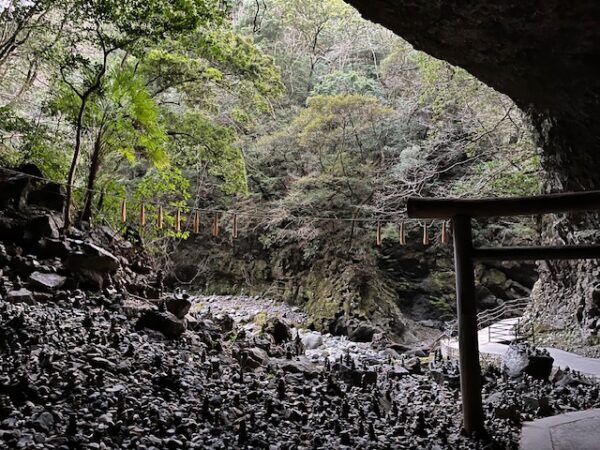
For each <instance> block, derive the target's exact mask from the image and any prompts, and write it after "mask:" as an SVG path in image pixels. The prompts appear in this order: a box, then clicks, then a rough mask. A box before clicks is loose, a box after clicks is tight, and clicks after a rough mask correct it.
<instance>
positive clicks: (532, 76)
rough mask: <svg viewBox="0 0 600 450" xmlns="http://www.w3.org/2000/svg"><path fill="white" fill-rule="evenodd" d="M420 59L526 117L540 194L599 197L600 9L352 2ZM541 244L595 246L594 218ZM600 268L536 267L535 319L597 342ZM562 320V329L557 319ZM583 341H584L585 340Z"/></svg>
mask: <svg viewBox="0 0 600 450" xmlns="http://www.w3.org/2000/svg"><path fill="white" fill-rule="evenodd" d="M346 1H347V3H350V4H352V5H354V6H355V7H356V8H357V9H358V10H359V11H360V12H361V13H362V14H363V16H364V17H365V18H367V19H369V20H372V21H374V22H378V23H380V24H382V25H384V26H386V27H387V28H389V29H390V30H392V31H394V32H396V33H397V34H399V35H400V36H402V37H403V38H404V39H406V40H408V41H409V42H411V43H412V44H413V45H414V46H415V47H416V48H417V49H420V50H423V51H425V52H427V53H429V54H431V55H433V56H436V57H438V58H441V59H444V60H447V61H448V62H450V63H452V64H455V65H458V66H461V67H464V68H465V69H467V70H468V71H469V72H471V73H472V74H473V75H475V76H477V77H478V78H479V79H481V80H482V81H484V82H485V83H487V84H489V85H490V86H492V87H493V88H495V89H497V90H498V91H501V92H503V93H505V94H507V95H509V96H510V97H511V98H512V99H513V100H514V101H515V102H516V103H517V104H518V105H519V106H520V107H521V108H522V109H523V110H525V111H527V112H528V113H529V115H530V117H531V119H532V123H533V125H534V127H535V128H536V130H537V132H538V143H539V147H540V149H541V155H542V169H543V172H544V181H545V182H544V188H543V190H544V192H560V191H580V190H592V189H600V174H599V173H600V171H599V169H600V151H599V150H600V139H599V137H600V77H599V76H598V70H599V68H600V67H599V66H600V63H599V61H600V26H598V24H599V23H600V3H598V2H595V1H593V0H583V1H579V2H571V3H565V2H562V1H559V0H548V1H541V0H519V1H516V0H512V1H505V2H495V1H478V2H459V1H456V0H454V1H446V0H405V1H392V0H368V1H367V0H346ZM544 223H545V227H544V229H545V231H544V233H543V236H542V237H543V240H544V241H545V242H547V243H548V242H552V243H557V244H564V243H583V242H594V241H595V242H597V240H598V238H599V237H600V232H599V229H600V221H599V219H598V215H597V214H594V215H592V214H590V215H581V216H577V217H575V216H568V217H564V216H561V217H546V218H545V220H544ZM599 274H600V270H599V265H598V263H597V262H561V263H549V264H545V263H543V264H541V265H540V284H539V286H538V289H537V290H536V296H534V297H535V298H534V300H537V301H536V302H535V304H534V312H535V314H536V315H537V316H538V318H539V319H540V321H543V322H545V323H546V324H548V325H550V326H553V327H557V328H563V329H565V330H566V329H568V328H569V326H570V325H573V324H574V323H579V324H580V325H581V327H582V328H581V330H582V332H581V333H579V332H578V334H577V336H570V338H572V339H573V342H575V341H577V340H579V341H580V342H584V343H586V344H588V345H589V344H595V343H597V341H598V329H599V328H600V292H599V291H598V283H599V282H598V275H599ZM558 316H560V317H561V321H560V322H558V321H557V320H556V317H558ZM581 338H584V339H581Z"/></svg>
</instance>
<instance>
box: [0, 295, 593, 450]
mask: <svg viewBox="0 0 600 450" xmlns="http://www.w3.org/2000/svg"><path fill="white" fill-rule="evenodd" d="M173 298H179V301H180V303H181V296H174V297H173ZM186 300H187V301H189V303H190V304H193V303H195V302H194V301H192V300H193V299H189V298H188V299H186ZM241 300H242V299H236V300H234V301H241ZM208 303H212V305H213V307H212V308H211V311H210V312H209V311H208V309H207V308H206V307H204V306H199V307H194V306H193V305H190V306H192V309H191V312H188V313H187V316H188V318H189V320H190V324H189V325H190V326H189V329H188V330H187V331H185V332H183V333H182V334H181V335H180V336H179V337H178V338H176V339H166V338H165V337H164V336H163V334H162V333H160V332H157V331H153V330H149V329H146V328H140V322H139V316H140V314H141V313H140V309H145V310H146V312H147V311H149V310H152V311H155V312H156V313H157V314H158V313H160V314H164V315H169V314H171V313H170V312H166V311H162V312H161V311H160V310H159V309H158V308H156V307H155V306H141V307H140V308H134V307H132V305H131V302H128V301H125V297H124V296H123V295H122V294H114V295H113V296H106V295H104V294H93V295H91V294H85V293H84V292H81V291H75V292H71V293H70V294H69V295H67V296H58V297H57V298H56V299H54V300H52V301H44V302H40V303H36V304H31V305H30V304H26V303H18V302H9V301H5V300H3V301H0V337H1V338H0V352H1V358H0V442H1V443H2V445H3V446H4V448H24V449H29V448H31V449H33V448H56V449H59V448H60V449H76V448H92V449H94V448H97V449H108V448H111V449H112V448H132V449H133V448H139V449H161V448H172V449H179V448H181V449H184V448H199V449H210V448H215V449H229V448H264V449H332V448H349V449H350V448H361V449H362V448H369V449H370V448H372V449H375V448H390V449H393V448H431V449H433V448H439V449H445V448H461V449H462V448H490V449H491V448H515V446H516V442H517V440H518V435H519V429H520V423H521V421H523V420H527V419H531V418H533V417H538V416H543V415H549V414H554V413H559V412H562V411H569V410H573V409H582V408H587V407H593V406H595V407H598V406H600V399H599V398H598V387H597V386H596V385H594V384H592V383H590V382H589V381H588V380H585V379H582V378H580V377H577V376H576V375H574V374H560V376H559V377H558V378H557V379H556V380H554V381H550V382H543V381H534V380H533V379H531V378H528V377H521V378H514V379H512V378H511V379H509V378H506V377H503V376H500V375H499V373H497V372H495V371H491V370H488V371H487V372H486V374H485V381H486V382H485V401H486V425H487V428H488V430H489V432H490V436H489V437H488V438H486V439H481V440H477V439H470V438H467V437H465V436H463V435H461V433H460V398H459V397H460V396H459V392H458V390H457V389H456V369H455V367H453V366H452V365H451V364H449V363H444V362H437V363H434V364H433V370H429V368H428V367H427V364H422V362H423V361H422V360H420V359H419V358H418V357H415V356H414V351H413V353H412V354H409V355H407V356H404V355H402V354H401V349H400V348H397V349H396V350H394V351H395V352H396V354H391V352H387V353H385V351H386V350H387V349H383V350H381V349H378V348H377V343H375V344H356V343H349V342H347V341H344V340H341V339H340V338H333V337H328V336H320V335H317V334H315V333H311V332H310V331H306V332H304V333H303V332H300V334H299V336H298V333H297V332H296V330H295V329H294V328H293V327H291V326H290V325H289V324H288V323H287V320H288V319H289V317H283V316H285V314H283V315H282V314H280V313H282V311H278V312H277V311H275V312H273V315H271V316H268V315H267V316H266V317H265V316H263V315H260V316H259V317H258V318H257V317H256V314H255V315H254V316H252V317H248V318H247V320H246V319H244V320H242V319H239V320H236V319H234V317H236V312H235V311H233V310H232V311H231V314H228V313H225V312H224V311H217V310H218V309H219V308H218V307H217V305H221V306H224V307H223V309H225V307H227V305H228V304H229V305H230V302H227V301H224V302H222V301H220V300H219V299H215V298H213V299H212V300H211V302H206V301H205V302H202V301H200V303H199V304H200V305H202V304H205V305H206V304H208ZM122 305H125V306H122ZM230 306H231V305H230ZM167 307H168V306H167ZM171 308H173V307H171ZM194 309H196V310H197V311H196V312H195V311H194ZM267 310H268V308H267ZM283 312H285V311H283ZM289 312H293V311H289ZM261 313H262V311H260V312H259V314H261ZM142 315H143V313H142ZM257 319H258V320H257ZM315 336H320V337H321V340H320V341H321V342H319V339H317V341H316V342H312V344H311V343H310V342H309V341H310V339H308V338H309V337H313V338H314V337H315ZM303 337H304V339H302V338H303ZM303 341H304V343H305V344H307V345H309V346H312V347H314V348H312V349H309V350H306V349H305V348H304V344H303ZM317 344H319V345H317ZM344 346H345V347H344ZM397 355H400V356H397Z"/></svg>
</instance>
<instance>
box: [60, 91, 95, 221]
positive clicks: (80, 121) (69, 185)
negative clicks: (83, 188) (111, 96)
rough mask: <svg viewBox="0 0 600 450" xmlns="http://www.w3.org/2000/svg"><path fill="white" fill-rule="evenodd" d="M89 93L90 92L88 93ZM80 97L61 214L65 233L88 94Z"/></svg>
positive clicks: (69, 214)
mask: <svg viewBox="0 0 600 450" xmlns="http://www.w3.org/2000/svg"><path fill="white" fill-rule="evenodd" d="M88 92H90V91H88ZM88 92H86V94H85V95H83V96H81V106H80V107H79V113H78V115H77V124H76V133H75V149H74V150H73V158H72V159H71V167H70V168H69V175H68V176H67V195H66V202H65V210H64V213H63V219H64V230H65V232H66V231H68V230H69V228H70V227H71V202H72V199H73V181H74V179H75V171H76V170H77V163H78V162H79V154H80V153H81V133H82V128H83V115H84V113H85V108H86V105H87V99H88V97H89V93H88Z"/></svg>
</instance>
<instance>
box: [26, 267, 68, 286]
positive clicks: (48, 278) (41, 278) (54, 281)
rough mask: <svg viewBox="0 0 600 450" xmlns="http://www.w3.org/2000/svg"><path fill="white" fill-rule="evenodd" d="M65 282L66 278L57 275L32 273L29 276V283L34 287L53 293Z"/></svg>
mask: <svg viewBox="0 0 600 450" xmlns="http://www.w3.org/2000/svg"><path fill="white" fill-rule="evenodd" d="M66 280H67V278H66V277H63V276H62V275H59V274H57V273H44V272H38V271H36V272H33V273H32V274H31V275H30V276H29V281H30V282H31V283H32V284H34V285H35V286H37V287H39V288H41V289H43V290H46V291H54V290H56V289H59V288H61V287H62V285H63V284H65V281H66Z"/></svg>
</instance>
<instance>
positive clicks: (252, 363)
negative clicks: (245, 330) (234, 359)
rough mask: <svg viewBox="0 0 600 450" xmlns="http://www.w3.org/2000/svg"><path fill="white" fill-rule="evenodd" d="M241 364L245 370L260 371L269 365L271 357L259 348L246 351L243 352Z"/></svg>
mask: <svg viewBox="0 0 600 450" xmlns="http://www.w3.org/2000/svg"><path fill="white" fill-rule="evenodd" d="M241 363H242V365H243V367H244V368H245V369H252V370H254V369H258V368H259V367H265V366H267V365H268V364H269V355H267V352H265V351H264V350H263V349H262V348H258V347H252V348H248V349H244V350H242V357H241Z"/></svg>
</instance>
